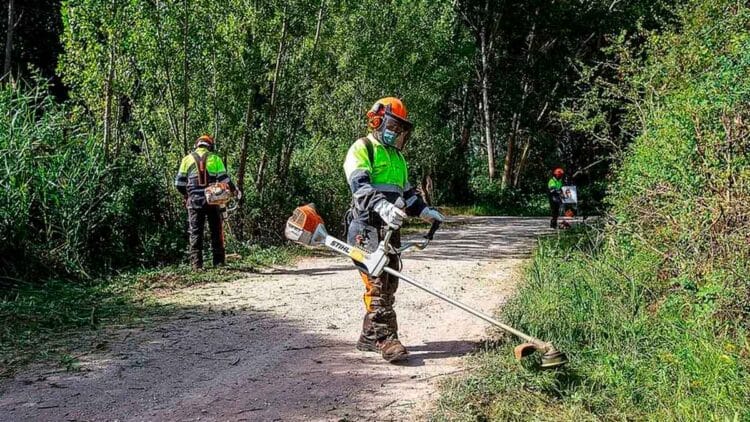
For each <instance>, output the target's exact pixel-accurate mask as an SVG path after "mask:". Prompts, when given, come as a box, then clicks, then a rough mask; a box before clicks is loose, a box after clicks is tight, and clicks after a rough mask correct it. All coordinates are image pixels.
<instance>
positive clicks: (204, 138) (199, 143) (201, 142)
mask: <svg viewBox="0 0 750 422" xmlns="http://www.w3.org/2000/svg"><path fill="white" fill-rule="evenodd" d="M215 144H216V142H214V138H213V137H212V136H211V135H209V134H203V135H201V136H200V137H199V138H198V139H196V140H195V148H199V147H206V148H208V149H209V150H213V149H214V145H215Z"/></svg>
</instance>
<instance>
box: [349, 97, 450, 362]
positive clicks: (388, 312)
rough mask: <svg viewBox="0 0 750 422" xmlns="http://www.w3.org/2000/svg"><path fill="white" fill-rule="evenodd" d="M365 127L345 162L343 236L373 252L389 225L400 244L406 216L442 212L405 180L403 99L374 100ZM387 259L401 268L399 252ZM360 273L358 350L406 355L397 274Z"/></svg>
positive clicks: (408, 126) (395, 357) (436, 216)
mask: <svg viewBox="0 0 750 422" xmlns="http://www.w3.org/2000/svg"><path fill="white" fill-rule="evenodd" d="M367 127H368V129H369V132H370V133H369V134H368V135H367V136H366V137H364V138H360V139H358V140H357V141H356V142H354V143H353V144H352V146H351V147H350V148H349V151H348V153H347V155H346V160H345V162H344V171H345V173H346V179H347V182H348V183H349V188H350V189H351V192H352V208H351V210H350V212H349V213H348V217H347V222H348V223H349V224H348V233H347V239H348V241H349V243H350V244H356V245H358V246H360V247H362V248H364V249H367V250H370V251H374V250H375V249H377V246H378V243H379V242H380V241H381V240H382V239H383V236H384V233H385V231H386V230H387V229H388V228H390V229H392V230H395V232H394V233H393V235H392V237H391V244H392V245H393V246H395V247H398V246H399V245H400V236H399V232H398V229H399V228H400V227H401V225H402V223H403V220H404V218H406V217H407V216H414V217H416V216H418V217H421V218H422V219H423V220H425V221H427V222H433V221H436V220H437V221H443V219H444V217H443V215H442V214H440V212H438V211H437V210H436V209H434V208H431V207H428V206H427V205H426V204H425V202H424V200H423V199H422V197H421V196H420V195H419V194H418V193H417V191H416V189H415V188H414V187H413V186H412V185H411V184H410V183H409V181H408V168H407V165H406V160H405V159H404V156H403V154H402V151H403V149H404V147H405V146H406V143H407V141H408V140H409V135H410V134H411V130H412V123H411V122H410V121H409V120H408V119H407V110H406V106H404V104H403V103H402V102H401V100H399V99H398V98H394V97H387V98H382V99H380V100H378V101H377V102H375V104H374V105H373V106H372V108H371V109H370V111H369V112H367ZM389 259H390V261H389V266H391V267H392V268H394V269H399V268H398V267H399V264H400V259H399V257H398V256H397V255H391V256H389ZM360 276H361V278H362V282H363V283H364V285H365V294H364V302H365V317H364V321H363V323H362V333H361V335H360V337H359V340H358V341H357V349H358V350H362V351H371V352H378V353H380V354H381V356H382V357H383V359H385V360H387V361H389V362H395V361H399V360H403V359H406V358H407V356H408V352H407V350H406V348H405V347H404V346H403V344H401V342H400V341H399V339H398V332H397V330H398V324H397V322H396V312H395V311H394V309H393V303H394V301H395V298H394V294H395V292H396V289H398V281H399V280H398V278H396V277H394V276H392V275H389V274H387V273H383V274H381V275H380V276H378V277H371V276H369V275H368V274H367V273H365V272H360Z"/></svg>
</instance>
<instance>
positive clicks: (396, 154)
mask: <svg viewBox="0 0 750 422" xmlns="http://www.w3.org/2000/svg"><path fill="white" fill-rule="evenodd" d="M367 138H368V139H369V141H370V144H371V145H372V162H370V157H369V153H368V150H367V145H366V143H365V142H363V141H362V140H359V141H357V142H355V143H354V144H352V146H351V147H350V148H349V152H348V153H347V155H346V160H345V161H344V172H345V173H346V178H347V181H348V182H349V183H350V184H351V181H352V179H353V178H354V177H357V176H358V175H359V174H361V173H362V172H364V173H368V174H369V175H370V184H371V185H372V187H373V188H374V189H375V190H378V191H381V192H399V193H403V191H404V190H405V189H406V187H407V186H408V184H409V183H408V180H407V178H408V174H409V173H408V168H407V165H406V160H405V159H404V156H403V154H401V151H399V150H397V149H395V148H389V147H385V146H383V144H381V143H380V142H378V141H377V140H376V139H375V138H374V137H373V136H372V134H370V135H368V136H367Z"/></svg>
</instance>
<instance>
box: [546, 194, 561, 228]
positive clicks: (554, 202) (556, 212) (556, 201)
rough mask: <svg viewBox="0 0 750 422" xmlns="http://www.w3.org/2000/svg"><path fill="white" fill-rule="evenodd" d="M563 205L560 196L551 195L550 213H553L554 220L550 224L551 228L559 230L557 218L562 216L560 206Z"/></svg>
mask: <svg viewBox="0 0 750 422" xmlns="http://www.w3.org/2000/svg"><path fill="white" fill-rule="evenodd" d="M561 203H562V199H561V198H560V195H554V194H553V195H550V197H549V208H550V213H552V219H551V220H550V222H549V226H550V227H551V228H553V229H556V228H557V217H559V216H560V204H561Z"/></svg>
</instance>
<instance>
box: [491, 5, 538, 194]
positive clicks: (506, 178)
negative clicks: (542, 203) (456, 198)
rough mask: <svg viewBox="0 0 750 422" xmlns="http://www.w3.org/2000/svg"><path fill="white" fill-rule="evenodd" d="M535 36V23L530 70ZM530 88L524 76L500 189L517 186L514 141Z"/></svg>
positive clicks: (528, 45) (529, 42) (528, 46)
mask: <svg viewBox="0 0 750 422" xmlns="http://www.w3.org/2000/svg"><path fill="white" fill-rule="evenodd" d="M534 16H535V17H536V16H539V8H537V9H536V11H535V12H534ZM535 36H536V22H534V24H532V25H531V30H530V31H529V35H528V36H527V37H526V66H528V67H529V68H531V65H532V64H533V55H532V51H533V47H534V37H535ZM530 88H531V83H530V82H529V80H528V79H527V78H526V77H525V76H524V77H522V78H521V91H522V94H521V104H520V106H519V111H516V112H515V113H513V118H512V119H511V125H510V126H511V133H510V136H509V137H508V148H507V150H506V152H505V160H504V164H503V179H502V181H501V182H500V187H501V189H503V190H504V189H507V188H508V185H509V184H510V183H511V180H513V185H514V186H516V185H518V174H517V173H516V177H515V178H514V177H513V169H514V167H515V166H514V161H515V157H514V155H515V153H516V140H517V139H518V134H519V132H520V131H521V114H520V113H521V112H523V109H524V106H525V105H526V99H527V98H528V96H529V89H530Z"/></svg>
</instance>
